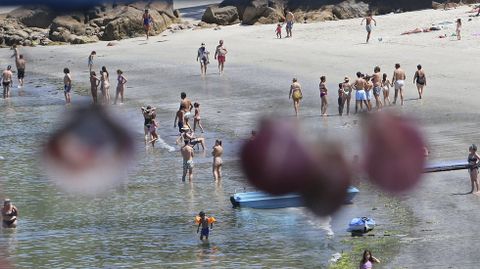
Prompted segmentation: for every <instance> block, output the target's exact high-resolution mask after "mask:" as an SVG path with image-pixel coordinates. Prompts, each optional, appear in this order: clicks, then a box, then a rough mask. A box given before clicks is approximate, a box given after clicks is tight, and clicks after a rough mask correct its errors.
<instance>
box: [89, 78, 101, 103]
mask: <svg viewBox="0 0 480 269" xmlns="http://www.w3.org/2000/svg"><path fill="white" fill-rule="evenodd" d="M98 85H100V80H99V79H98V78H97V74H96V73H95V71H92V72H90V91H91V93H92V98H93V104H94V105H96V104H98Z"/></svg>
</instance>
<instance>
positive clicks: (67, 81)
mask: <svg viewBox="0 0 480 269" xmlns="http://www.w3.org/2000/svg"><path fill="white" fill-rule="evenodd" d="M63 73H64V74H65V76H64V77H63V93H64V95H65V102H67V105H68V104H70V103H72V97H71V95H70V92H71V91H72V76H71V75H70V69H68V68H64V69H63Z"/></svg>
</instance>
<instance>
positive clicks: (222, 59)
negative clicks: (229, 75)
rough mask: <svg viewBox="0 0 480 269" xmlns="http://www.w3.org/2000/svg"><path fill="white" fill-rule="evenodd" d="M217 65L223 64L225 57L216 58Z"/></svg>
mask: <svg viewBox="0 0 480 269" xmlns="http://www.w3.org/2000/svg"><path fill="white" fill-rule="evenodd" d="M217 59H218V62H219V63H224V62H225V55H224V56H218V57H217Z"/></svg>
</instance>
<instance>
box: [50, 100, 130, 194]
mask: <svg viewBox="0 0 480 269" xmlns="http://www.w3.org/2000/svg"><path fill="white" fill-rule="evenodd" d="M72 113H73V114H72V115H71V118H70V119H69V120H68V121H67V122H66V124H65V126H64V127H63V128H61V129H60V130H58V131H57V132H56V133H54V134H53V135H52V136H51V138H50V139H49V141H48V142H47V143H46V145H45V149H44V153H43V155H44V164H45V167H46V172H47V174H48V175H49V177H50V178H51V179H53V180H54V181H55V182H56V183H57V184H58V185H59V186H60V187H61V188H62V189H64V190H66V191H69V192H75V193H82V194H96V193H99V192H101V191H105V190H107V189H109V188H111V187H112V186H114V185H116V184H118V183H121V181H122V179H124V178H125V175H126V169H127V167H128V164H129V163H130V161H131V160H132V158H133V140H132V138H131V137H130V135H129V134H128V132H127V131H126V130H124V129H123V128H122V127H121V126H120V125H119V124H117V123H116V122H115V121H114V120H113V119H112V118H111V117H110V116H109V115H108V114H107V113H106V111H105V110H104V109H103V108H101V107H99V106H89V107H83V108H80V109H78V110H74V111H73V112H72Z"/></svg>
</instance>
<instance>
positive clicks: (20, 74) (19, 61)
mask: <svg viewBox="0 0 480 269" xmlns="http://www.w3.org/2000/svg"><path fill="white" fill-rule="evenodd" d="M14 56H15V65H16V66H17V78H18V87H19V88H21V87H23V80H24V78H25V66H26V64H27V62H26V61H25V58H24V57H23V54H19V53H18V49H17V48H15V53H14Z"/></svg>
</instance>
